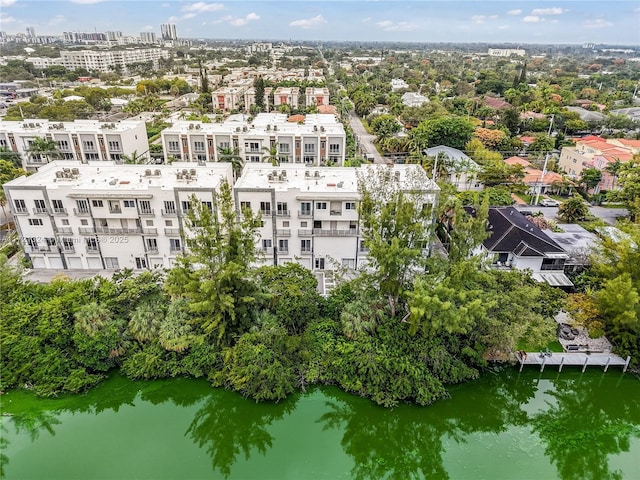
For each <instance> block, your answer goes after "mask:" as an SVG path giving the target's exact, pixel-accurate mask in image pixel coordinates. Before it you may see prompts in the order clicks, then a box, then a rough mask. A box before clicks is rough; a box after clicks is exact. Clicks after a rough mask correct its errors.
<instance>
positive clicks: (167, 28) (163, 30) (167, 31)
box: [160, 23, 178, 40]
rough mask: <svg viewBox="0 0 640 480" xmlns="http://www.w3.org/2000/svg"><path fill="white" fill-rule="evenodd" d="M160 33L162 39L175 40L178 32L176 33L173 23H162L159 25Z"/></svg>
mask: <svg viewBox="0 0 640 480" xmlns="http://www.w3.org/2000/svg"><path fill="white" fill-rule="evenodd" d="M160 34H161V36H162V40H177V39H178V34H177V33H176V24H175V23H163V24H161V25H160Z"/></svg>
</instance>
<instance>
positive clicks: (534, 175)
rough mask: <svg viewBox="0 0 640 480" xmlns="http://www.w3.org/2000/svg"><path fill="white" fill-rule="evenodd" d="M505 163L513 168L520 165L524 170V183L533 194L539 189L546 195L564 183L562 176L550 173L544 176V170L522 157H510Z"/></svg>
mask: <svg viewBox="0 0 640 480" xmlns="http://www.w3.org/2000/svg"><path fill="white" fill-rule="evenodd" d="M504 163H506V164H507V165H511V166H516V165H520V166H521V167H523V169H524V174H525V175H524V178H523V179H522V182H523V183H524V184H525V185H528V186H529V187H530V188H529V190H530V191H531V192H533V191H536V190H537V188H538V187H541V188H540V192H541V193H546V192H547V190H549V189H550V188H552V187H553V185H554V184H558V183H562V181H563V178H562V175H560V174H559V173H556V172H551V171H548V172H546V173H545V174H544V177H543V175H542V170H540V169H538V168H536V167H534V166H533V165H531V162H529V161H528V160H526V159H524V158H522V157H509V158H507V159H505V161H504Z"/></svg>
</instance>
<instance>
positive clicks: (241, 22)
mask: <svg viewBox="0 0 640 480" xmlns="http://www.w3.org/2000/svg"><path fill="white" fill-rule="evenodd" d="M255 20H260V15H257V14H255V13H253V12H251V13H250V14H249V15H247V16H246V17H244V18H232V19H231V20H230V21H229V23H230V24H231V25H233V26H234V27H244V26H245V25H246V24H247V23H249V22H252V21H255Z"/></svg>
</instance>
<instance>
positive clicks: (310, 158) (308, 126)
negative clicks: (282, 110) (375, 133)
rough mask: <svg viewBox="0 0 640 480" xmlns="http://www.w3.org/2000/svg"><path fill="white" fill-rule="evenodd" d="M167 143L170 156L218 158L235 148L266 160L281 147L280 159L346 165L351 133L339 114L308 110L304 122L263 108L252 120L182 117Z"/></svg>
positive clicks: (167, 133) (165, 135)
mask: <svg viewBox="0 0 640 480" xmlns="http://www.w3.org/2000/svg"><path fill="white" fill-rule="evenodd" d="M162 145H163V147H164V155H165V161H166V162H169V161H171V160H181V161H194V162H201V163H202V162H218V161H221V160H225V158H222V157H223V155H225V153H223V152H227V153H226V155H228V152H229V151H233V152H235V153H237V154H238V155H239V156H240V157H241V158H242V160H243V161H244V162H245V163H251V162H262V161H266V160H268V159H267V158H266V157H267V154H268V151H269V150H270V149H271V148H273V147H276V150H277V157H278V162H279V163H280V164H284V163H301V164H307V165H318V166H319V165H326V164H335V165H343V164H344V160H345V152H346V135H345V131H344V127H343V126H342V124H341V123H339V122H338V120H337V119H336V117H335V115H320V114H318V115H307V116H306V117H305V122H304V123H303V124H298V123H294V122H288V121H287V116H286V115H284V114H279V113H261V114H258V115H257V116H256V117H255V118H254V119H253V120H252V121H251V122H249V121H248V120H245V121H234V122H231V121H228V122H225V123H202V122H189V121H181V122H176V123H174V124H173V125H172V126H171V127H168V128H166V129H164V130H163V131H162ZM270 161H272V160H270Z"/></svg>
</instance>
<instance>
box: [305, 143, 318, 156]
mask: <svg viewBox="0 0 640 480" xmlns="http://www.w3.org/2000/svg"><path fill="white" fill-rule="evenodd" d="M315 152H316V145H315V144H314V143H305V144H304V153H306V154H310V153H315Z"/></svg>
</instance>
